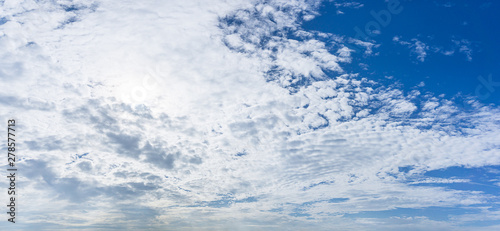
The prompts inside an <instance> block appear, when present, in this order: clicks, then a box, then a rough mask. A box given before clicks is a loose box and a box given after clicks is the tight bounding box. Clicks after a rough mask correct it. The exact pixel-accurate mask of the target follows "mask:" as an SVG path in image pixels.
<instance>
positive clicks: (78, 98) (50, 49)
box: [0, 0, 500, 230]
mask: <svg viewBox="0 0 500 231" xmlns="http://www.w3.org/2000/svg"><path fill="white" fill-rule="evenodd" d="M320 3H321V2H319V1H308V0H294V1H280V0H276V1H229V2H228V1H222V0H221V1H216V0H212V1H201V0H200V1H189V2H181V1H147V2H137V1H127V0H126V1H119V2H117V1H111V2H110V1H90V2H89V1H4V2H3V3H2V4H3V6H2V7H1V11H0V16H1V18H4V19H5V22H4V23H3V24H2V25H0V33H1V37H0V57H3V58H2V59H1V60H2V61H0V81H1V83H2V85H3V86H8V91H4V92H3V93H0V107H1V109H2V110H1V112H0V115H1V118H2V119H3V120H6V119H7V118H16V120H17V121H18V123H19V124H20V128H19V129H20V130H19V137H20V140H21V143H20V148H21V150H23V154H22V155H21V159H20V160H19V169H21V170H22V171H23V173H22V175H21V176H22V178H21V179H20V182H22V183H21V184H22V191H23V194H22V195H21V197H20V200H21V204H20V205H19V211H20V215H19V216H20V218H19V219H20V223H21V224H20V225H19V227H22V228H25V229H33V228H34V227H38V229H39V230H40V229H45V230H54V229H60V228H65V229H77V228H78V229H84V230H85V229H87V230H108V229H111V228H116V227H119V228H125V229H141V230H158V229H162V230H163V229H165V230H182V229H188V230H204V229H206V230H276V229H280V230H292V229H293V230H297V229H304V230H306V229H307V230H312V229H314V230H331V229H332V228H335V229H337V230H348V229H349V230H352V229H359V230H380V229H384V230H398V229H400V228H401V227H408V226H411V227H413V228H414V229H417V230H418V229H422V228H424V227H425V228H428V227H435V230H442V229H451V228H455V229H457V230H459V229H460V228H459V227H460V226H461V225H462V224H466V223H467V222H471V220H472V221H476V220H480V219H484V218H481V217H485V216H486V217H489V218H488V219H492V220H494V219H498V210H495V209H488V208H486V207H488V205H489V204H490V203H491V202H492V201H493V202H495V203H496V202H498V198H497V196H496V195H492V194H489V193H486V192H482V191H472V190H459V189H449V188H446V187H441V186H439V185H436V184H456V183H468V182H470V180H468V179H447V178H436V177H434V178H432V177H427V176H425V175H424V173H425V172H428V171H432V170H437V169H444V168H448V167H452V166H465V167H482V166H489V165H499V164H500V155H499V154H500V153H499V149H498V148H499V145H500V143H499V140H500V132H499V131H500V127H499V125H500V123H499V121H500V117H499V116H498V115H499V109H498V107H495V106H485V105H481V104H479V103H478V102H477V101H474V99H471V101H470V102H469V104H470V105H471V106H470V110H468V111H465V110H463V109H461V107H460V106H459V105H455V104H454V103H453V102H452V101H451V99H446V98H444V97H437V96H433V95H429V94H423V93H420V92H418V91H413V92H404V91H402V90H401V89H398V88H397V87H388V86H383V85H381V84H380V83H377V82H374V81H372V80H370V79H367V78H364V77H363V76H360V75H358V74H355V73H346V72H345V71H344V68H343V66H345V65H356V64H353V63H351V62H352V60H351V52H352V51H351V50H350V49H348V48H347V47H346V45H345V44H347V43H349V42H352V41H353V40H352V38H347V37H344V36H340V35H332V34H326V33H320V32H314V31H312V32H311V31H304V30H303V29H301V26H300V25H301V23H302V22H303V21H304V20H309V19H311V18H312V17H314V16H315V15H317V9H318V7H320ZM339 4H340V3H339ZM343 4H344V3H343ZM344 5H345V4H344ZM345 6H350V7H358V6H360V5H359V4H358V5H352V6H351V5H345ZM402 44H403V43H402ZM403 45H408V46H409V47H410V48H412V49H414V52H415V53H416V54H417V59H419V60H420V61H424V59H425V52H426V51H427V50H428V49H429V48H428V47H427V46H425V44H423V43H422V42H420V41H418V40H412V43H410V42H405V43H404V44H403ZM465 45H466V44H464V43H463V42H459V43H457V46H460V48H459V49H460V52H464V53H466V54H469V53H467V52H468V51H467V50H464V49H465V48H463V47H464V46H465ZM462 48H463V49H462ZM468 57H469V56H468ZM402 168H408V169H409V170H408V171H403V170H402ZM0 185H1V187H4V186H6V184H5V183H4V182H1V183H0ZM4 197H6V196H5V195H3V194H2V197H1V198H2V200H4V201H5V200H6V198H4ZM428 207H475V208H474V209H475V210H474V211H475V212H476V213H475V214H477V215H470V216H466V215H455V216H451V217H450V219H447V220H441V221H440V220H435V219H431V218H429V217H427V216H411V217H398V216H392V217H387V218H371V217H368V216H367V217H365V218H363V217H362V216H358V215H360V214H365V213H369V212H377V211H388V210H394V209H422V208H428ZM49 208H50V209H49ZM475 216H477V217H475ZM4 225H5V224H4V223H2V224H0V226H2V227H3V226H4ZM490 228H491V227H490ZM426 230H428V229H426Z"/></svg>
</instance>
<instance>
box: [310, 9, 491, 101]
mask: <svg viewBox="0 0 500 231" xmlns="http://www.w3.org/2000/svg"><path fill="white" fill-rule="evenodd" d="M336 2H338V1H336ZM358 2H360V3H363V4H364V7H361V8H358V9H354V8H337V7H335V5H334V2H325V3H324V4H323V6H322V8H321V9H320V13H321V15H320V16H318V17H316V18H315V19H313V20H311V21H308V22H304V24H303V28H304V29H305V30H315V31H321V32H329V33H333V34H338V35H344V36H349V37H356V34H357V32H356V31H355V30H354V28H355V27H358V28H360V29H361V30H362V31H364V30H365V26H366V25H367V23H369V22H372V21H375V22H377V20H375V18H374V17H373V16H372V14H371V13H370V12H371V11H374V12H376V13H378V12H380V11H382V10H388V6H387V2H385V1H384V0H376V1H358ZM399 2H400V5H401V7H403V8H402V11H401V12H400V13H398V14H391V19H390V21H389V22H388V23H387V25H385V26H384V25H381V28H380V32H381V33H380V34H378V35H374V36H370V37H369V38H370V39H371V40H373V41H374V43H376V44H380V47H379V48H376V49H375V52H380V54H379V55H376V56H364V55H362V54H360V53H357V54H355V55H354V59H353V62H352V63H351V64H347V65H346V64H344V65H343V68H344V69H345V70H346V71H347V72H350V73H361V74H362V76H363V77H368V78H370V79H374V80H377V81H379V82H382V83H383V84H392V83H401V84H402V87H403V88H404V89H405V90H412V89H415V86H416V85H418V84H419V83H420V82H422V81H423V82H424V83H425V86H424V87H421V88H419V90H420V91H421V92H423V93H425V92H431V93H433V94H434V95H436V96H437V95H440V94H445V95H446V97H447V98H451V97H453V96H454V95H457V94H459V93H461V94H463V95H470V96H474V95H477V94H476V90H477V89H478V86H480V85H481V84H482V82H481V81H480V80H479V79H478V78H479V77H480V76H483V78H485V79H487V77H488V76H489V75H490V74H491V76H492V80H493V81H494V82H500V68H499V67H500V46H499V45H498V41H499V40H498V38H499V36H500V24H499V23H498V22H499V21H500V14H498V12H500V2H497V1H492V0H483V1H470V0H454V1H433V0H420V1H408V0H400V1H399ZM337 10H341V11H343V12H344V13H343V14H337ZM379 24H380V23H379ZM395 36H400V37H401V40H403V41H408V42H412V41H411V40H412V39H418V40H419V41H421V42H423V43H425V44H426V45H427V46H429V47H430V50H428V51H427V56H426V57H425V61H424V62H420V61H419V60H418V59H417V58H416V56H415V55H412V54H411V51H410V49H409V48H408V47H406V46H403V45H401V44H397V43H395V42H394V41H393V38H394V37H395ZM453 40H455V41H461V40H467V41H469V42H470V44H468V47H470V48H471V49H472V54H471V55H472V56H471V57H472V60H471V61H469V60H468V59H467V56H466V55H465V54H464V53H460V52H459V50H458V47H457V45H456V44H454V42H453ZM433 48H441V49H443V50H448V51H449V50H452V49H455V53H454V55H452V56H446V55H443V54H441V53H439V52H433V51H432V49H433ZM360 63H364V64H367V65H368V69H367V70H364V69H363V68H362V67H361V66H359V64H360ZM386 76H393V79H386V78H385V77H386ZM479 88H480V91H479V93H480V95H481V96H482V97H480V99H479V100H480V101H481V102H483V103H486V104H489V103H494V104H496V105H498V104H499V103H500V86H493V88H490V90H488V89H487V88H486V87H479ZM477 96H479V95H477Z"/></svg>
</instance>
